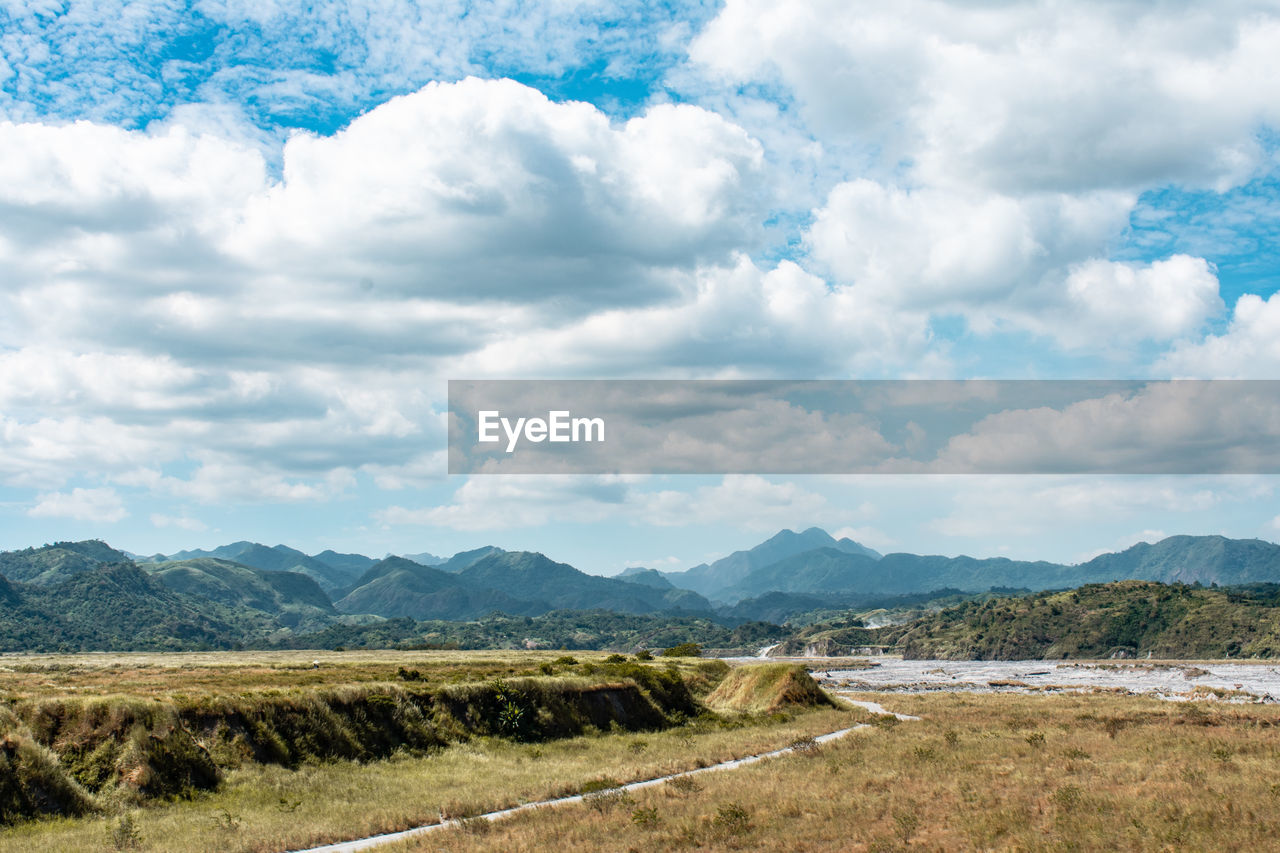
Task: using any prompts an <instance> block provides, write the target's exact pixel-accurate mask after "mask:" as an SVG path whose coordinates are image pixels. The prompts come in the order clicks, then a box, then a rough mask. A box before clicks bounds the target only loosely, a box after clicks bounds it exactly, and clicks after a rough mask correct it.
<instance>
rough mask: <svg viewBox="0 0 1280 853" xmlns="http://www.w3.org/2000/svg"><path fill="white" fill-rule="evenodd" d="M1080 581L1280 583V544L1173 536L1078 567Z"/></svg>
mask: <svg viewBox="0 0 1280 853" xmlns="http://www.w3.org/2000/svg"><path fill="white" fill-rule="evenodd" d="M1079 569H1080V575H1079V578H1080V580H1079V582H1080V583H1092V582H1105V581H1109V580H1115V579H1121V578H1137V579H1140V580H1153V581H1162V582H1164V583H1175V582H1176V583H1201V584H1205V585H1206V586H1207V585H1209V584H1214V583H1216V584H1218V585H1219V586H1229V585H1236V584H1248V583H1274V582H1280V545H1276V544H1275V543H1273V542H1264V541H1263V540H1261V539H1227V538H1225V537H1223V536H1170V537H1168V538H1166V539H1162V540H1160V541H1159V542H1157V543H1155V544H1154V545H1151V544H1148V543H1146V542H1139V543H1138V544H1137V545H1134V546H1133V547H1131V548H1127V549H1125V550H1124V551H1121V552H1119V553H1114V554H1103V555H1101V556H1099V557H1095V558H1094V559H1092V560H1090V561H1089V562H1087V563H1083V564H1081V565H1080V566H1079Z"/></svg>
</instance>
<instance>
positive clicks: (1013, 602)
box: [880, 581, 1280, 660]
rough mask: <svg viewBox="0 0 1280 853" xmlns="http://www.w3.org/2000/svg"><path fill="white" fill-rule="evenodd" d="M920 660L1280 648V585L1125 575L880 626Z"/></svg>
mask: <svg viewBox="0 0 1280 853" xmlns="http://www.w3.org/2000/svg"><path fill="white" fill-rule="evenodd" d="M880 639H881V641H882V642H892V643H893V645H894V646H895V647H896V649H897V650H898V651H900V652H901V653H902V654H903V656H905V657H908V658H914V659H934V658H937V659H954V660H1029V659H1038V658H1108V657H1147V656H1148V655H1150V656H1151V657H1154V658H1170V659H1179V658H1181V659H1187V658H1191V659H1195V658H1241V657H1245V658H1251V657H1259V658H1267V657H1277V656H1280V586H1276V585H1261V586H1256V587H1252V588H1249V587H1244V588H1234V589H1203V588H1197V587H1192V586H1187V585H1185V584H1162V583H1153V582H1149V581H1121V582H1118V583H1110V584H1092V585H1088V586H1083V587H1080V588H1079V589H1074V590H1067V591H1064V592H1042V593H1037V594H1035V595H1030V596H1025V597H1011V598H991V599H988V600H986V601H970V602H966V603H963V604H959V605H957V606H955V607H949V608H946V609H944V610H942V611H940V612H938V613H935V614H932V615H929V616H925V617H924V618H921V619H919V620H917V621H915V622H912V623H910V624H908V625H902V626H897V627H894V628H889V629H882V631H881V632H880Z"/></svg>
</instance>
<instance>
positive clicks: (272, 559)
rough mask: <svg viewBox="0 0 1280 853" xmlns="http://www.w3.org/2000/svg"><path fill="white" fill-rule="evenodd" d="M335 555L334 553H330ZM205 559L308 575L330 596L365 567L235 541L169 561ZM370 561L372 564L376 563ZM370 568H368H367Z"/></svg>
mask: <svg viewBox="0 0 1280 853" xmlns="http://www.w3.org/2000/svg"><path fill="white" fill-rule="evenodd" d="M326 553H329V554H332V553H333V552H331V551H330V552H326ZM334 556H335V557H336V558H342V557H359V556H360V555H358V554H357V555H342V554H337V555H334ZM202 557H216V558H218V559H222V560H231V561H232V562H235V563H239V564H241V565H242V566H250V567H252V568H255V569H266V570H267V571H270V572H296V573H298V574H302V575H306V576H307V577H309V578H311V579H312V580H314V581H315V582H316V583H318V584H319V585H320V588H321V589H323V590H324V591H325V592H327V593H329V594H330V595H332V594H334V593H336V592H338V591H339V590H343V589H346V588H347V587H350V586H351V584H352V583H353V582H354V581H355V580H356V578H358V577H359V576H360V573H361V572H362V571H364V568H361V567H360V566H359V562H360V561H358V560H351V559H346V560H343V559H336V560H335V561H334V563H335V564H333V565H331V564H329V563H326V562H324V561H322V560H319V559H316V558H315V557H310V556H308V555H306V554H304V553H302V552H301V551H299V550H298V549H296V548H290V547H289V546H287V545H276V546H274V547H271V548H268V547H267V546H266V545H261V544H259V543H257V542H244V541H241V542H232V543H231V544H229V545H221V546H219V547H217V548H214V549H213V550H212V551H201V550H195V551H179V552H178V553H176V554H170V555H169V557H168V561H170V562H175V561H182V560H193V559H199V558H202ZM363 559H365V560H369V563H370V565H372V563H373V561H372V560H371V559H370V558H368V557H365V558H363ZM365 568H367V566H366V567H365Z"/></svg>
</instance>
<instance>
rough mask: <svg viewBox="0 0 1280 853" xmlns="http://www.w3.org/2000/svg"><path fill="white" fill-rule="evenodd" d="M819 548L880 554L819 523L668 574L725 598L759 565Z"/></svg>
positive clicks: (672, 579) (673, 579)
mask: <svg viewBox="0 0 1280 853" xmlns="http://www.w3.org/2000/svg"><path fill="white" fill-rule="evenodd" d="M819 548H831V549H834V550H836V551H841V552H844V553H848V554H859V555H862V556H865V557H868V558H870V559H877V558H879V556H880V554H879V553H877V552H876V551H873V550H871V549H870V548H867V547H864V546H862V545H859V544H858V543H857V542H854V541H853V540H852V539H835V538H834V537H832V536H831V534H829V533H827V532H826V531H825V530H823V529H821V528H819V527H810V528H809V529H808V530H805V531H803V532H801V533H796V532H794V531H792V530H782V531H780V532H779V533H777V534H776V535H774V536H773V537H771V538H769V539H767V540H766V541H764V542H761V543H760V544H759V545H757V546H755V547H754V548H751V549H748V550H746V551H734V552H733V553H732V554H730V555H729V556H727V557H724V558H722V559H719V560H716V561H715V562H714V563H711V564H707V563H703V564H702V565H699V566H694V567H693V568H692V569H688V570H687V571H683V572H665V573H664V574H665V575H666V578H667V580H669V581H670V582H671V583H672V584H674V585H675V586H678V587H682V588H684V589H691V590H694V591H695V592H698V593H701V594H702V595H705V596H708V597H710V598H722V597H724V596H725V593H726V592H727V591H728V590H729V589H730V588H732V587H734V586H736V585H738V584H739V583H741V582H742V581H743V579H744V578H746V576H747V575H749V574H751V572H753V571H755V570H756V569H761V568H764V567H765V566H768V565H771V564H773V563H776V562H778V561H779V560H785V559H786V558H788V557H792V556H794V555H796V554H801V553H804V552H805V551H813V550H817V549H819ZM762 591H763V590H762Z"/></svg>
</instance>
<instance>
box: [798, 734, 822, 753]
mask: <svg viewBox="0 0 1280 853" xmlns="http://www.w3.org/2000/svg"><path fill="white" fill-rule="evenodd" d="M791 749H792V750H793V751H795V752H798V753H800V754H801V755H817V754H818V753H819V752H821V751H822V747H821V746H820V745H819V744H818V742H817V741H816V740H814V739H813V735H802V736H800V737H798V738H796V739H795V740H793V741H792V742H791Z"/></svg>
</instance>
